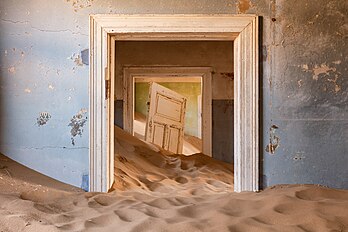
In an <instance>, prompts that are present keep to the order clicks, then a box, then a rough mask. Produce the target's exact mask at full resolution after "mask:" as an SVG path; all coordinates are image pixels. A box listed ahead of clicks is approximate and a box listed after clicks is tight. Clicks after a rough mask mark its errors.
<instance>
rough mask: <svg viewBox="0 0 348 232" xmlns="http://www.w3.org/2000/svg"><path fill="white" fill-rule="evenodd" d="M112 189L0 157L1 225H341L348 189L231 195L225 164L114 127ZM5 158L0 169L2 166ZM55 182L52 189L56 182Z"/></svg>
mask: <svg viewBox="0 0 348 232" xmlns="http://www.w3.org/2000/svg"><path fill="white" fill-rule="evenodd" d="M116 138H117V139H116V140H117V149H116V159H115V160H116V167H117V169H116V173H115V177H116V180H117V181H116V183H115V185H114V189H115V190H116V191H113V192H110V193H84V192H78V190H77V189H75V188H69V187H67V186H65V185H62V184H61V183H57V182H56V181H55V180H52V179H49V178H48V177H42V175H40V174H38V173H35V174H33V173H31V172H30V170H26V172H27V174H26V175H30V178H23V177H20V175H19V174H17V172H18V170H20V168H18V167H16V165H9V163H11V162H13V161H10V160H7V161H4V160H2V159H0V165H2V166H0V167H3V168H2V169H0V187H1V188H0V231H35V232H36V231H44V232H49V231H122V232H127V231H129V232H137V231H151V232H157V231H158V232H159V231H169V232H170V231H173V232H174V231H175V232H179V231H180V232H181V231H189V232H195V231H213V232H216V231H218V232H224V231H237V232H238V231H248V232H252V231H258V232H259V231H282V232H286V231H289V232H290V231H291V232H293V231H295V232H296V231H347V229H348V211H347V209H348V190H336V189H329V188H325V187H320V186H314V185H283V186H274V187H271V188H268V189H266V190H265V191H263V192H260V193H251V192H247V193H233V192H231V190H232V187H233V186H232V169H231V166H229V165H226V164H224V163H221V162H216V161H213V160H212V159H210V158H209V157H206V156H204V155H201V154H197V155H195V156H192V157H185V156H179V155H168V154H166V153H165V152H164V151H160V150H159V149H158V148H156V147H153V146H152V145H149V144H146V143H144V142H142V141H140V140H138V139H136V138H134V137H132V136H130V135H128V134H126V133H124V132H123V131H121V130H119V129H117V130H116ZM5 164H6V168H4V166H5ZM55 186H57V188H55Z"/></svg>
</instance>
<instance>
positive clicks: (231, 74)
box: [220, 72, 234, 81]
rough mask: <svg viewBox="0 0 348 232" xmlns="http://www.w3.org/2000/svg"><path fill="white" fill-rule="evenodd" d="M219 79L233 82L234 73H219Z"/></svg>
mask: <svg viewBox="0 0 348 232" xmlns="http://www.w3.org/2000/svg"><path fill="white" fill-rule="evenodd" d="M220 75H221V77H223V78H226V79H228V80H229V81H233V80H234V73H233V72H232V73H230V72H221V73H220Z"/></svg>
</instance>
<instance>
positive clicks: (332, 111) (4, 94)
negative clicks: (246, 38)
mask: <svg viewBox="0 0 348 232" xmlns="http://www.w3.org/2000/svg"><path fill="white" fill-rule="evenodd" d="M347 12H348V2H347V1H346V0H336V1H329V0H317V1H312V0H301V1H300V0H293V1H275V0H270V1H265V0H238V1H235V0H233V1H232V0H216V1H211V0H146V1H145V0H128V1H122V0H98V1H96V0H94V1H93V0H66V1H64V0H55V1H46V0H28V1H15V0H1V1H0V17H1V21H0V32H1V36H0V152H2V153H4V154H5V155H7V156H9V157H10V158H13V159H15V160H17V161H19V162H21V163H23V164H25V165H27V166H29V167H32V168H34V169H36V170H38V171H41V172H43V173H45V174H47V175H49V176H52V177H54V178H57V179H59V180H62V181H64V182H67V183H70V184H73V185H76V186H84V187H85V186H86V185H88V184H87V183H86V181H85V180H86V175H88V119H86V115H87V114H88V65H86V64H87V61H86V60H84V61H83V60H82V58H81V57H82V55H81V52H82V51H84V54H85V53H86V50H85V49H88V15H89V14H91V13H232V14H236V13H256V14H258V15H260V16H261V17H262V18H261V22H262V27H261V29H262V41H261V68H262V70H261V73H262V75H261V85H262V88H261V90H262V93H261V102H262V108H261V112H262V115H261V119H260V120H261V125H262V129H261V135H262V136H261V137H262V138H261V154H262V163H261V165H262V170H263V173H262V177H263V182H264V186H269V185H273V184H279V183H315V184H323V185H327V186H330V187H339V188H348V178H347V177H348V169H347V163H348V154H347V151H348V142H347V141H348V116H347V112H348V91H347V85H348V77H347V73H348V71H347V69H348V64H347V63H348V55H347V54H348V44H347V38H348V19H347V15H348V13H347ZM84 57H85V56H84Z"/></svg>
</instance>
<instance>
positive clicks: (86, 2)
mask: <svg viewBox="0 0 348 232" xmlns="http://www.w3.org/2000/svg"><path fill="white" fill-rule="evenodd" d="M93 1H94V0H66V2H71V4H72V7H73V8H74V11H75V12H77V11H78V10H80V9H83V8H87V7H90V6H92V2H93Z"/></svg>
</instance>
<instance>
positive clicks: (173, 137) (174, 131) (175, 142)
mask: <svg viewBox="0 0 348 232" xmlns="http://www.w3.org/2000/svg"><path fill="white" fill-rule="evenodd" d="M179 140H180V129H178V128H173V127H169V138H168V142H169V143H168V150H169V151H171V152H174V153H176V152H177V151H178V150H179V149H178V148H179V147H178V146H179V145H180V144H179Z"/></svg>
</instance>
